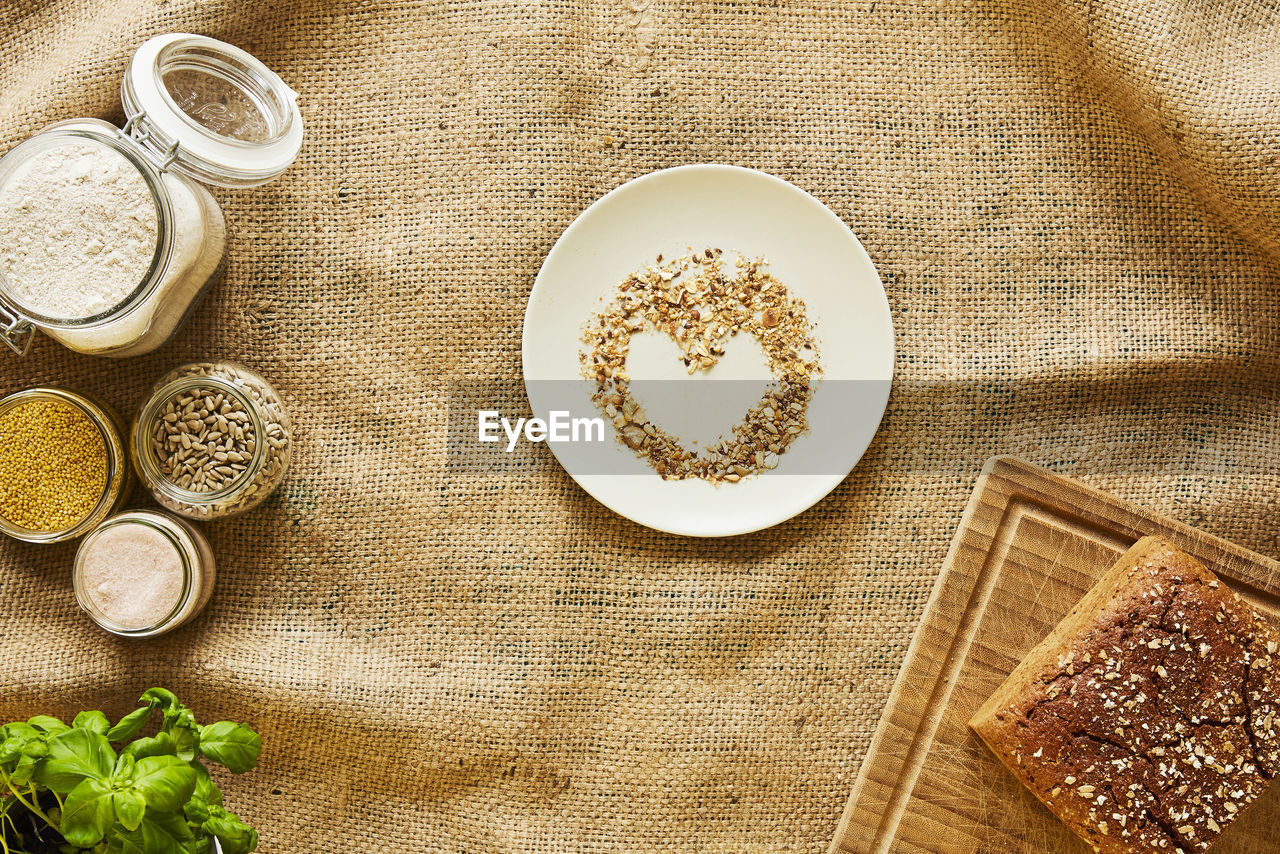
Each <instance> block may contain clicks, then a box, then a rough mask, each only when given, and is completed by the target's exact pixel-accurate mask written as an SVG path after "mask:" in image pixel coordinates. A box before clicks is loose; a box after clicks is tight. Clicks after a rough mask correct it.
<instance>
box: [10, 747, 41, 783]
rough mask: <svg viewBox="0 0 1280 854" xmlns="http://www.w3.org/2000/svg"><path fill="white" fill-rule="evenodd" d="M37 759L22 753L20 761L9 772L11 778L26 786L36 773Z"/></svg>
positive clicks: (14, 781)
mask: <svg viewBox="0 0 1280 854" xmlns="http://www.w3.org/2000/svg"><path fill="white" fill-rule="evenodd" d="M35 771H36V760H35V757H33V756H28V755H27V754H25V753H24V754H22V756H21V758H19V759H18V763H17V764H16V765H14V766H13V771H11V772H10V773H9V780H10V781H12V782H13V784H14V785H16V786H25V785H27V784H28V783H30V782H31V778H32V777H33V776H34V775H35Z"/></svg>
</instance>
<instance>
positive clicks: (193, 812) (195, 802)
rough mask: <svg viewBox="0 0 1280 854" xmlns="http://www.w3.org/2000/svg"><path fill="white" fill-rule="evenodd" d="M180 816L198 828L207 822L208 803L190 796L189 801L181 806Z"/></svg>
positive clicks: (200, 798) (197, 796)
mask: <svg viewBox="0 0 1280 854" xmlns="http://www.w3.org/2000/svg"><path fill="white" fill-rule="evenodd" d="M182 814H183V816H185V817H186V819H187V821H189V822H191V823H192V824H194V825H196V826H197V827H199V826H200V825H202V824H204V823H205V822H206V821H208V820H209V802H208V801H206V800H205V799H204V798H202V797H200V796H199V795H192V796H191V800H189V801H187V802H186V803H185V804H183V805H182Z"/></svg>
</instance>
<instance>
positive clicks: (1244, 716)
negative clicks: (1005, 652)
mask: <svg viewBox="0 0 1280 854" xmlns="http://www.w3.org/2000/svg"><path fill="white" fill-rule="evenodd" d="M1278 650H1280V631H1277V630H1276V628H1275V627H1274V626H1272V625H1270V624H1269V623H1268V622H1267V621H1266V620H1265V619H1264V618H1263V617H1261V616H1259V615H1258V613H1257V612H1256V611H1254V609H1253V608H1252V607H1250V606H1249V605H1248V604H1247V603H1245V602H1244V601H1243V600H1242V599H1241V598H1240V597H1239V596H1238V595H1236V594H1235V592H1233V591H1232V590H1230V589H1228V588H1227V586H1226V585H1225V584H1222V583H1221V582H1220V581H1219V580H1218V579H1217V578H1216V577H1215V576H1214V575H1213V573H1211V572H1209V570H1207V569H1206V568H1205V567H1204V566H1203V565H1202V564H1201V563H1200V562H1199V561H1197V560H1196V559H1195V558H1193V557H1191V556H1190V555H1188V554H1186V553H1185V552H1183V551H1180V550H1179V549H1177V548H1175V547H1173V546H1172V545H1170V544H1169V543H1167V542H1165V541H1163V540H1160V539H1157V538H1155V537H1146V538H1144V539H1142V540H1139V541H1138V542H1137V543H1136V544H1135V545H1134V546H1133V548H1131V549H1129V551H1127V552H1125V554H1124V555H1123V556H1122V557H1121V558H1120V560H1119V561H1118V562H1117V563H1116V565H1115V566H1114V567H1112V568H1111V569H1110V570H1109V571H1108V572H1107V573H1106V574H1105V575H1104V576H1103V577H1102V579H1101V580H1100V581H1099V582H1098V584H1097V586H1095V587H1094V588H1093V590H1091V591H1090V592H1089V593H1088V594H1086V595H1085V597H1084V598H1083V599H1082V600H1081V601H1080V602H1079V603H1078V604H1077V605H1076V607H1075V608H1074V609H1072V611H1071V613H1069V614H1068V615H1067V616H1066V617H1065V618H1063V620H1062V622H1060V623H1059V624H1058V626H1057V627H1056V628H1055V629H1054V630H1053V632H1052V633H1050V635H1049V636H1048V637H1047V638H1045V639H1044V640H1043V641H1042V642H1041V643H1040V644H1039V645H1038V646H1036V647H1035V648H1034V649H1033V650H1031V652H1029V653H1028V654H1027V657H1026V658H1025V659H1023V661H1022V663H1021V664H1019V665H1018V666H1017V668H1015V669H1014V671H1013V673H1011V674H1010V675H1009V678H1008V679H1007V680H1005V682H1004V684H1003V685H1001V686H1000V688H999V689H998V690H997V691H996V692H995V694H994V695H992V696H991V698H990V699H989V700H987V702H986V703H985V704H984V705H983V706H982V708H981V709H979V710H978V712H977V714H975V715H974V717H973V719H972V720H971V721H970V722H969V725H970V726H971V727H973V729H974V730H975V731H976V732H977V733H978V735H980V736H981V737H982V739H983V741H985V742H986V743H987V745H988V746H990V748H991V749H992V750H993V751H994V752H995V754H996V756H998V757H999V758H1000V760H1001V761H1002V762H1004V764H1005V765H1006V766H1008V768H1009V770H1010V771H1012V772H1013V773H1014V775H1015V776H1016V777H1017V778H1018V779H1019V780H1021V781H1022V783H1023V784H1024V785H1025V786H1026V787H1027V788H1028V789H1030V790H1031V791H1032V792H1033V793H1034V794H1035V795H1036V797H1038V798H1039V799H1040V800H1041V801H1043V802H1044V803H1045V805H1047V806H1048V807H1049V809H1050V810H1052V811H1053V813H1054V814H1055V815H1057V816H1058V818H1060V819H1061V820H1062V821H1063V822H1065V823H1066V825H1067V826H1068V827H1070V828H1071V829H1072V830H1073V831H1075V833H1077V834H1078V835H1079V836H1080V837H1081V838H1082V839H1084V840H1085V841H1086V842H1088V843H1089V844H1090V845H1091V846H1093V849H1094V850H1095V851H1098V852H1103V854H1134V853H1135V852H1149V851H1156V852H1159V851H1168V852H1171V854H1175V852H1183V854H1190V852H1192V851H1200V850H1203V849H1205V848H1207V847H1209V845H1210V844H1212V843H1213V841H1214V840H1215V839H1217V838H1218V836H1219V835H1221V834H1222V832H1223V831H1224V830H1225V829H1226V828H1227V826H1228V825H1229V824H1231V822H1232V821H1234V820H1235V818H1236V817H1237V816H1238V815H1239V814H1240V812H1241V811H1242V810H1243V809H1244V808H1245V807H1247V806H1248V805H1249V804H1251V803H1253V801H1255V800H1256V799H1257V798H1258V796H1259V795H1261V794H1262V792H1263V791H1264V790H1265V789H1266V787H1267V785H1268V784H1269V783H1270V782H1271V780H1272V779H1273V778H1274V777H1275V776H1276V775H1277V774H1278V773H1280V655H1277V651H1278ZM1278 841H1280V840H1278Z"/></svg>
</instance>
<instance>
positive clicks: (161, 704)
mask: <svg viewBox="0 0 1280 854" xmlns="http://www.w3.org/2000/svg"><path fill="white" fill-rule="evenodd" d="M138 702H139V703H146V704H147V706H148V707H150V708H156V709H160V710H161V711H165V712H167V711H169V710H170V709H173V708H175V707H177V706H180V705H182V704H181V703H179V702H178V698H177V697H175V696H174V695H173V692H172V691H166V690H165V689H163V688H148V689H147V690H146V691H143V692H142V696H141V697H140V698H139V699H138Z"/></svg>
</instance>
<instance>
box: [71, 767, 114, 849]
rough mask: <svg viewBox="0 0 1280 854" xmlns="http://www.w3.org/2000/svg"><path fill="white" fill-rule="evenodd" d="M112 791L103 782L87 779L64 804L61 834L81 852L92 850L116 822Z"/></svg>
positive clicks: (73, 791) (73, 790)
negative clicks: (85, 849)
mask: <svg viewBox="0 0 1280 854" xmlns="http://www.w3.org/2000/svg"><path fill="white" fill-rule="evenodd" d="M112 801H113V798H112V793H111V787H110V786H109V785H107V784H106V783H105V782H103V781H102V780H94V779H85V780H83V781H81V782H80V784H79V785H77V786H76V787H75V788H74V789H72V790H71V793H70V794H68V795H67V799H66V801H64V802H63V804H62V820H61V821H60V822H59V824H58V832H59V833H61V834H62V835H63V837H64V838H66V840H67V842H68V843H70V844H71V845H74V846H76V847H78V848H92V847H93V846H94V845H97V844H98V842H100V841H101V840H102V837H103V835H105V834H106V832H107V831H108V830H110V829H111V826H112V825H113V824H115V821H116V811H115V807H114V806H113V804H112Z"/></svg>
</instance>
